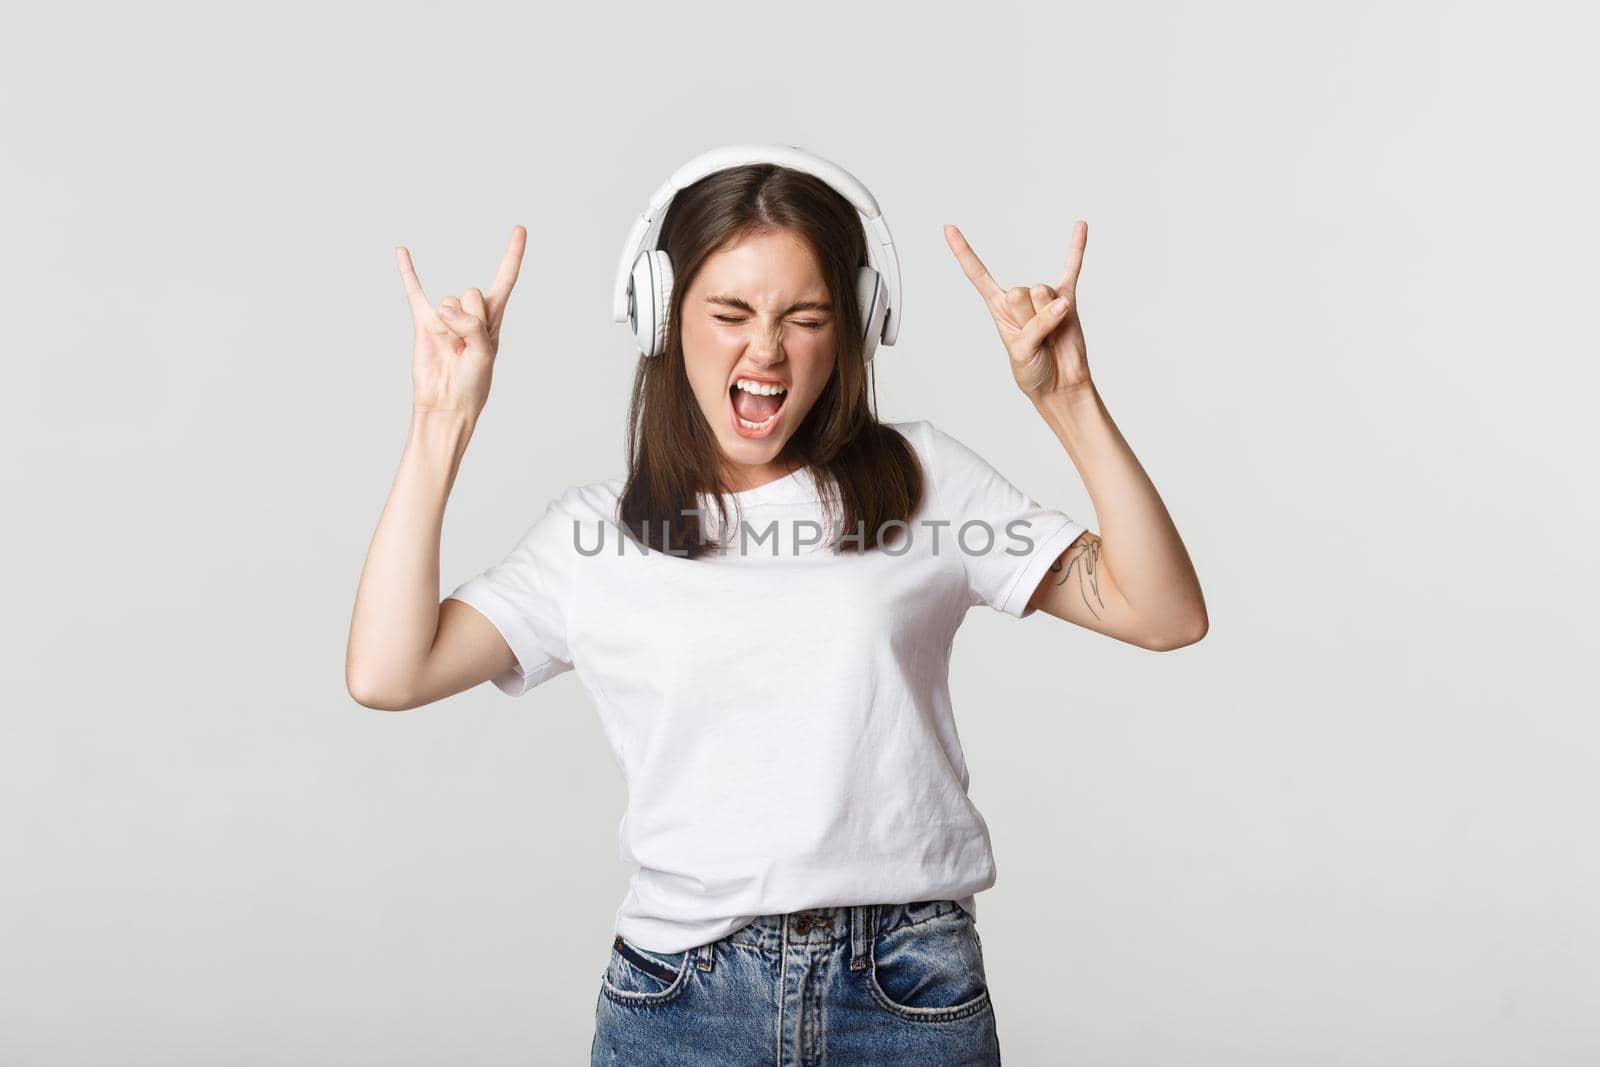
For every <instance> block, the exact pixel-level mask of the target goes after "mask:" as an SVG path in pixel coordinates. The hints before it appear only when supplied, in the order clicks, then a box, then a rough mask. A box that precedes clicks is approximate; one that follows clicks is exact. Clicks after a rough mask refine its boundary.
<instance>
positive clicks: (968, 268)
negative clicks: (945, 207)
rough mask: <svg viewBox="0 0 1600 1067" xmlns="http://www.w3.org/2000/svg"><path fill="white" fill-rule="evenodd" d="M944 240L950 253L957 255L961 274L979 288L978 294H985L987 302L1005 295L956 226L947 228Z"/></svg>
mask: <svg viewBox="0 0 1600 1067" xmlns="http://www.w3.org/2000/svg"><path fill="white" fill-rule="evenodd" d="M944 239H945V242H946V243H947V244H949V245H950V251H952V252H954V253H955V254H956V261H957V262H958V263H960V264H961V272H962V273H963V274H965V275H966V276H967V277H968V279H970V280H971V282H972V284H973V285H975V286H977V288H978V292H979V293H981V294H983V298H984V299H985V300H992V299H994V298H995V297H997V296H1001V295H1002V294H1003V293H1004V290H1003V289H1001V288H1000V286H999V284H998V283H996V282H995V280H994V277H993V276H992V275H990V273H989V268H988V267H985V266H984V265H983V260H981V259H979V258H978V253H976V252H974V251H973V250H972V246H971V245H969V244H967V239H966V238H965V237H963V236H961V231H960V230H958V229H956V228H955V227H954V226H949V225H947V226H945V228H944Z"/></svg>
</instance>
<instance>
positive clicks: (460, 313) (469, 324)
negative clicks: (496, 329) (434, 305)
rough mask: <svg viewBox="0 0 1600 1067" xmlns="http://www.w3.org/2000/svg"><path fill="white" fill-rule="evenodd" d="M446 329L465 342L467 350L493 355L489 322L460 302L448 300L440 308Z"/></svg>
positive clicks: (440, 314)
mask: <svg viewBox="0 0 1600 1067" xmlns="http://www.w3.org/2000/svg"><path fill="white" fill-rule="evenodd" d="M439 317H440V319H441V320H442V321H443V322H444V325H445V329H447V330H449V331H450V332H451V333H453V334H455V335H456V337H458V338H459V339H460V340H461V341H462V342H464V343H465V345H466V348H467V351H469V352H474V353H477V354H479V355H484V356H492V355H494V348H493V346H492V345H490V343H489V330H488V324H487V323H485V322H484V321H483V320H482V319H480V318H478V316H476V315H474V314H472V313H471V312H470V311H467V310H466V309H465V308H463V307H462V306H461V304H460V303H459V302H446V303H445V304H442V305H441V306H440V309H439Z"/></svg>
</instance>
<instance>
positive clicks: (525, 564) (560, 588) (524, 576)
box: [445, 497, 575, 697]
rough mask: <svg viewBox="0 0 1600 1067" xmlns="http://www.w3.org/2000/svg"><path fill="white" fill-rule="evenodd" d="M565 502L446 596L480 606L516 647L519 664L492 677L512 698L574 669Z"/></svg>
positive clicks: (558, 501)
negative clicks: (570, 647)
mask: <svg viewBox="0 0 1600 1067" xmlns="http://www.w3.org/2000/svg"><path fill="white" fill-rule="evenodd" d="M565 499H566V498H565V497H561V498H558V499H556V500H552V501H551V502H550V505H549V506H548V507H547V508H546V509H545V513H544V515H542V516H541V517H540V518H539V520H538V521H537V522H535V523H534V524H533V525H532V526H531V527H529V529H528V530H527V532H526V533H524V534H523V535H522V538H521V540H519V541H518V542H517V544H516V546H515V547H514V548H512V550H511V551H510V552H509V553H508V554H507V555H506V557H505V558H504V559H502V560H501V561H500V562H499V563H496V564H494V565H493V566H492V567H490V568H489V569H488V570H486V571H483V572H482V573H481V574H477V575H475V576H473V577H471V578H469V579H467V580H466V581H465V582H463V583H461V585H459V586H457V587H456V589H455V591H454V592H452V593H451V594H450V595H449V596H447V597H445V599H446V600H459V601H461V602H463V603H465V604H470V605H471V606H472V607H474V608H476V609H477V610H478V611H479V612H480V613H481V614H482V615H483V616H484V617H485V618H486V619H488V620H489V621H490V622H491V623H493V624H494V627H495V629H497V630H499V631H500V636H502V637H504V638H505V640H506V644H507V645H509V646H511V651H512V652H514V653H515V654H516V657H517V662H516V664H515V665H514V666H513V667H511V668H510V669H509V670H508V671H506V672H505V673H504V674H501V675H498V676H497V677H495V678H493V679H492V681H493V682H494V684H495V685H496V686H497V687H498V688H499V689H500V691H501V692H503V693H505V694H506V695H508V696H514V697H516V696H521V695H522V694H524V693H526V692H527V691H528V690H530V689H532V688H534V687H535V686H537V685H540V684H542V683H543V682H547V681H549V680H550V679H551V678H554V677H555V676H556V675H558V674H563V673H565V672H566V671H570V670H571V669H572V653H571V652H570V651H569V650H568V648H567V617H568V616H567V609H568V604H569V603H570V591H571V588H572V578H573V574H572V560H573V557H574V552H575V550H574V547H573V540H572V523H573V521H574V520H573V518H572V516H571V514H570V513H569V512H568V511H567V509H566V507H565V506H564V501H565Z"/></svg>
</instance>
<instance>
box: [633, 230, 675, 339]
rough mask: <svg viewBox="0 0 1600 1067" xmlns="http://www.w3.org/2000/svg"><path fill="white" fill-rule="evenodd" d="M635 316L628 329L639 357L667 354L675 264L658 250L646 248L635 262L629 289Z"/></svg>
mask: <svg viewBox="0 0 1600 1067" xmlns="http://www.w3.org/2000/svg"><path fill="white" fill-rule="evenodd" d="M628 299H629V301H630V303H631V305H632V314H631V315H630V316H629V319H628V325H629V326H630V327H631V328H632V330H633V339H634V342H635V343H636V344H638V346H639V354H640V355H641V356H643V357H644V358H646V359H649V358H651V357H653V356H659V355H661V354H662V353H664V352H666V350H667V310H668V309H669V308H671V307H672V260H671V259H670V258H669V257H668V256H667V254H666V253H665V252H663V251H662V250H661V249H659V248H647V249H645V250H644V251H643V252H640V253H639V258H637V259H635V260H634V261H633V276H632V280H631V281H630V282H629V285H628Z"/></svg>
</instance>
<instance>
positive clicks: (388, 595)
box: [345, 412, 515, 711]
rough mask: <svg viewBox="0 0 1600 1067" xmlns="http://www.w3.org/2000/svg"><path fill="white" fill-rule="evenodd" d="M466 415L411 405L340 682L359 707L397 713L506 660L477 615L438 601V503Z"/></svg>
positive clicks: (444, 495)
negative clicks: (402, 448) (407, 430)
mask: <svg viewBox="0 0 1600 1067" xmlns="http://www.w3.org/2000/svg"><path fill="white" fill-rule="evenodd" d="M472 429H473V422H472V421H471V420H469V419H467V418H466V417H464V416H461V415H457V414H454V413H451V412H431V413H430V412H417V413H413V415H412V417H411V432H410V434H409V436H408V437H407V438H406V446H405V451H404V453H403V454H402V455H401V458H400V470H399V473H397V474H396V475H395V480H394V485H393V486H392V488H391V489H390V490H389V499H388V501H387V502H386V503H385V504H384V508H383V514H382V516H381V517H380V518H379V520H378V528H377V531H376V532H375V533H374V534H373V535H372V543H371V545H370V546H369V547H368V549H367V561H366V565H365V566H363V567H362V569H361V582H360V585H359V586H358V588H357V590H356V603H355V611H354V613H353V615H352V617H351V620H350V643H349V648H348V650H347V652H346V657H345V684H346V686H347V688H348V689H349V690H350V695H351V696H352V697H353V698H355V700H356V702H357V703H358V704H361V705H363V706H365V707H369V708H376V709H380V710H383V711H402V710H405V709H408V708H413V707H420V706H421V705H423V704H428V703H432V702H433V701H435V700H439V699H442V698H444V697H447V696H450V695H452V694H454V693H459V692H461V691H462V690H465V689H470V688H471V687H473V686H475V685H477V684H478V683H480V682H483V681H485V680H487V679H489V678H492V677H494V676H495V675H496V674H499V673H500V672H502V671H505V670H507V669H509V668H510V666H511V665H512V663H513V662H515V657H514V656H513V655H512V652H511V649H510V648H509V647H508V646H507V645H506V642H505V639H504V638H503V637H501V636H500V632H499V631H498V630H496V629H495V628H494V626H493V625H491V624H490V623H489V621H488V620H487V619H485V618H484V617H483V616H482V615H479V614H478V613H477V612H476V611H475V610H473V609H472V608H470V607H468V606H467V605H465V604H462V603H460V602H458V601H453V600H451V601H445V602H444V603H443V604H441V603H440V602H439V542H440V536H441V532H442V528H443V524H444V509H445V503H446V501H447V500H448V499H449V496H450V488H451V486H452V485H453V484H454V482H455V477H456V472H457V470H459V469H460V465H461V459H462V456H463V455H464V454H465V452H466V448H467V442H468V441H469V440H470V439H471V436H472Z"/></svg>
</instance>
